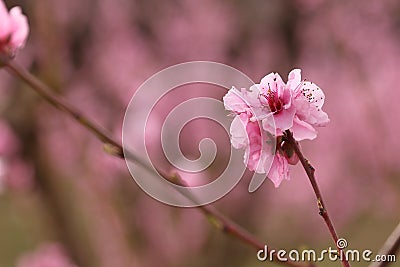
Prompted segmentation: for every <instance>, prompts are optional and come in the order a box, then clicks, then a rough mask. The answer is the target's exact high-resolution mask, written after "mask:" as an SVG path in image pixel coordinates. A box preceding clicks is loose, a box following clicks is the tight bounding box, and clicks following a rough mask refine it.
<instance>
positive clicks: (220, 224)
mask: <svg viewBox="0 0 400 267" xmlns="http://www.w3.org/2000/svg"><path fill="white" fill-rule="evenodd" d="M4 66H5V67H7V69H8V70H9V71H10V72H11V73H12V74H14V75H15V76H17V77H19V78H20V79H21V80H23V81H24V82H25V83H27V84H28V85H29V86H30V87H31V88H32V89H33V90H35V91H36V92H37V93H38V94H39V95H40V96H41V97H43V98H44V99H45V100H46V101H47V102H48V103H50V104H51V105H53V106H54V107H56V108H57V109H59V110H61V111H63V112H64V113H66V114H68V115H69V116H70V117H72V118H74V119H75V120H76V121H77V122H78V123H79V124H81V125H82V126H83V127H85V128H86V129H88V130H89V132H91V133H92V134H93V135H95V136H96V137H97V138H98V139H99V140H100V141H101V142H103V143H104V150H105V151H106V152H107V153H109V154H110V155H112V156H115V157H119V158H121V159H124V158H126V159H127V160H131V161H133V162H136V163H138V164H139V165H141V166H142V167H144V168H145V169H146V170H147V171H149V172H150V173H152V174H156V172H158V173H159V174H160V175H161V176H163V177H164V178H165V179H167V180H172V179H176V178H177V176H176V175H175V176H174V175H173V176H171V175H168V174H166V173H165V172H162V171H161V170H157V171H155V170H154V169H153V168H151V167H150V166H148V165H147V164H146V163H144V162H143V161H142V160H141V159H140V158H139V157H137V156H136V155H135V154H133V153H131V152H130V151H128V150H127V149H125V150H124V149H123V147H122V145H121V143H120V142H119V141H117V140H115V139H113V138H112V137H111V136H110V135H109V134H107V133H106V132H105V130H104V129H103V128H101V127H100V126H98V125H97V124H96V123H94V122H93V121H91V120H90V119H89V118H87V117H86V116H84V115H83V114H82V113H81V112H80V111H79V110H78V109H76V108H75V107H74V106H73V105H72V104H70V103H69V102H67V101H66V100H65V99H64V98H62V97H60V96H58V95H56V94H54V93H53V90H51V89H50V88H49V87H48V86H47V85H45V84H44V83H43V82H41V81H40V80H39V79H37V78H36V77H35V76H34V75H32V74H31V73H30V72H28V71H27V70H26V69H24V68H22V67H21V66H19V65H17V64H16V63H14V62H12V61H7V62H5V63H4ZM187 197H189V196H187ZM199 209H200V210H201V211H202V212H203V213H204V214H205V215H206V216H207V217H208V218H209V219H210V222H212V225H213V226H215V227H216V228H217V229H218V230H220V231H221V232H223V233H227V234H230V235H232V236H234V237H235V238H236V239H238V240H239V241H241V242H243V243H245V244H247V245H250V246H251V247H253V248H256V249H263V248H264V246H265V244H264V243H263V242H261V241H259V240H258V239H257V238H256V237H255V236H253V235H252V234H250V233H249V232H248V231H247V230H246V229H244V228H242V227H241V226H239V225H238V224H236V223H235V222H233V221H232V220H231V219H229V218H227V217H225V216H224V215H222V214H221V213H219V212H218V211H217V210H216V209H215V208H213V207H212V206H200V207H199ZM276 260H277V262H279V263H281V264H285V265H287V266H292V267H305V266H313V265H304V264H300V263H296V262H291V261H279V260H278V259H276Z"/></svg>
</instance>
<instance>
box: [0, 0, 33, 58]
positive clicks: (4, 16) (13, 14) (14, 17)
mask: <svg viewBox="0 0 400 267" xmlns="http://www.w3.org/2000/svg"><path fill="white" fill-rule="evenodd" d="M28 33H29V26H28V20H27V18H26V16H25V15H23V14H22V11H21V8H20V7H18V6H17V7H13V8H12V9H11V10H10V12H8V11H7V8H6V6H5V4H4V3H3V2H2V1H0V54H5V55H6V56H8V57H12V56H14V55H15V53H16V52H17V50H19V49H21V48H23V47H24V45H25V42H26V38H27V37H28Z"/></svg>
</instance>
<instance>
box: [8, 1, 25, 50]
mask: <svg viewBox="0 0 400 267" xmlns="http://www.w3.org/2000/svg"><path fill="white" fill-rule="evenodd" d="M10 19H11V26H12V36H11V45H12V46H13V47H14V48H22V47H23V46H24V45H25V42H26V38H27V37H28V34H29V25H28V19H27V18H26V16H25V15H23V14H22V11H21V8H20V7H13V8H12V9H11V10H10Z"/></svg>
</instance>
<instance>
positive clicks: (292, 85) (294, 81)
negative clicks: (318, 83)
mask: <svg viewBox="0 0 400 267" xmlns="http://www.w3.org/2000/svg"><path fill="white" fill-rule="evenodd" d="M300 83H301V69H294V70H292V71H291V72H290V73H289V75H288V81H287V83H286V87H287V88H288V89H290V90H291V91H292V92H294V91H295V90H296V88H297V87H298V86H299V85H300Z"/></svg>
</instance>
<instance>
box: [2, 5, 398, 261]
mask: <svg viewBox="0 0 400 267" xmlns="http://www.w3.org/2000/svg"><path fill="white" fill-rule="evenodd" d="M5 2H6V4H7V6H8V7H12V6H14V5H20V6H22V9H23V11H24V13H25V14H27V16H28V17H29V23H30V27H31V33H30V37H29V40H28V42H27V45H26V48H25V49H24V50H23V51H21V52H20V54H19V55H18V57H17V59H16V60H17V61H18V62H19V63H20V64H22V65H24V66H25V67H26V68H28V69H30V70H31V72H33V73H34V74H35V75H36V76H38V77H39V78H40V79H42V80H43V81H44V82H46V83H47V84H49V85H50V86H52V87H53V88H54V90H56V91H57V93H59V94H61V95H63V96H65V97H66V98H67V99H68V100H70V101H71V102H73V103H74V104H75V105H76V106H78V107H79V109H80V110H82V112H83V113H84V114H87V115H88V116H89V117H90V118H93V119H94V120H95V121H96V122H98V123H99V124H101V125H103V126H104V128H106V129H107V130H108V131H109V132H111V133H112V134H113V136H115V137H116V138H117V139H121V128H122V121H123V116H124V111H125V108H126V106H127V104H128V102H129V99H130V98H131V96H132V95H133V93H134V92H135V90H136V89H137V88H138V87H139V86H140V85H141V84H142V83H143V82H144V81H145V80H146V79H147V78H149V77H150V76H151V75H153V74H154V73H156V72H157V71H160V70H162V69H163V68H165V67H168V66H171V65H173V64H177V63H182V62H185V61H191V60H211V61H217V62H221V63H225V64H228V65H231V66H233V67H235V68H237V69H239V70H241V71H243V72H244V73H246V74H247V75H248V76H249V77H250V78H252V79H253V80H254V81H259V80H260V79H261V78H262V77H263V76H264V75H265V74H267V73H269V72H271V71H277V72H279V73H281V75H282V77H284V79H286V75H287V73H288V72H289V71H290V70H291V69H293V68H296V67H297V68H301V69H302V70H303V77H304V78H307V79H308V80H312V81H314V82H316V83H318V85H319V86H320V87H321V88H323V90H324V92H325V94H326V101H325V106H324V110H325V111H326V112H327V113H328V114H329V116H330V119H331V122H330V124H329V125H328V126H327V127H325V128H322V129H319V135H318V138H317V139H316V140H314V141H312V142H310V141H305V142H303V143H302V148H303V150H304V153H305V154H306V155H307V157H308V158H309V159H310V160H311V162H312V163H313V165H314V166H315V167H316V169H317V171H316V174H317V179H318V181H319V183H320V187H321V190H322V192H323V194H324V195H325V198H326V202H327V205H328V208H329V210H330V212H331V217H332V219H333V220H334V222H335V224H336V227H337V230H338V232H339V234H340V236H341V237H344V238H346V239H347V241H348V243H349V248H352V249H357V248H358V249H371V250H373V251H374V252H377V250H378V249H379V248H380V246H381V245H382V243H383V242H384V240H385V239H386V237H387V236H388V235H389V233H390V232H391V231H392V230H393V228H394V227H395V226H396V225H397V223H398V221H399V219H400V216H399V214H400V206H399V205H398V204H399V202H400V180H399V177H400V167H399V155H398V154H399V151H400V138H399V131H400V121H399V115H398V114H400V105H399V104H398V101H399V99H400V90H399V88H398V85H399V66H400V2H399V1H396V0H373V1H368V2H367V1H363V0H358V1H346V0H338V1H323V0H298V1H289V0H268V1H261V0H248V1H239V0H218V1H211V0H204V1H188V0H187V1H180V0H168V1H156V0H132V1H129V0H102V1H95V0H81V1H67V0H59V1H51V0H42V1H22V0H20V1H5ZM202 88H206V87H202V86H196V87H195V88H193V91H192V93H190V94H186V95H185V94H175V95H172V97H170V98H167V99H166V100H165V101H164V105H165V107H166V108H164V109H163V108H161V109H160V110H163V111H164V112H166V111H168V109H170V108H171V106H173V104H176V103H179V101H180V100H184V99H188V98H190V97H192V96H197V95H207V94H209V93H210V92H211V91H212V93H211V94H213V97H216V98H219V99H221V98H222V96H223V94H224V90H222V89H220V90H209V89H204V90H203V89H202ZM171 103H172V104H171ZM193 108H201V107H193ZM0 112H1V119H0V266H2V267H8V266H17V267H72V266H79V267H92V266H100V267H103V266H104V267H106V266H107V267H109V266H119V267H128V266H129V267H131V266H141V267H146V266H171V267H172V266H174V267H175V266H194V267H196V266H249V267H253V266H263V265H266V263H260V262H258V260H257V258H256V253H255V251H254V250H253V249H252V248H250V247H248V246H246V245H244V244H242V243H240V242H238V241H237V240H235V239H234V238H232V237H230V236H226V235H224V234H222V233H220V232H218V231H217V230H216V229H214V228H213V227H211V226H210V224H209V223H208V221H207V219H206V218H205V217H204V216H203V215H202V214H201V213H200V212H199V211H198V210H196V209H181V208H174V207H170V206H167V205H164V204H162V203H160V202H157V201H156V200H154V199H152V198H151V197H149V196H148V195H146V194H145V193H144V192H143V191H141V190H140V188H139V187H138V186H137V185H136V183H135V182H134V181H133V179H132V178H131V177H130V175H129V172H128V170H127V168H126V165H125V162H124V161H122V160H120V159H116V158H113V157H111V156H110V155H108V154H106V153H104V152H103V150H102V144H101V143H100V142H99V141H98V140H96V139H95V138H94V137H93V136H92V135H91V134H90V133H88V132H87V131H86V130H85V129H83V128H82V127H81V126H80V125H77V124H76V123H75V122H74V121H73V120H72V119H70V118H68V117H67V116H66V115H64V114H62V113H61V112H59V111H57V110H55V109H54V108H53V107H51V106H49V105H48V104H47V103H46V102H44V101H43V100H42V99H41V98H39V97H38V96H37V95H36V94H35V93H33V92H32V91H31V90H30V89H29V88H28V87H27V86H26V85H25V84H24V83H23V82H21V81H19V80H18V79H16V78H15V77H12V76H11V75H10V74H9V73H7V72H6V71H5V70H1V72H0ZM161 113H162V112H161ZM161 113H160V114H161ZM159 118H161V119H162V118H163V115H162V114H161V115H160V116H159ZM154 121H157V120H156V119H155V120H154ZM160 121H162V120H160ZM207 125H208V124H207V122H194V123H193V125H188V127H187V129H185V130H184V131H183V133H182V139H181V145H182V150H183V152H184V153H185V154H186V155H187V156H188V157H189V158H190V157H192V158H196V157H197V156H198V149H197V144H198V140H200V139H201V138H203V137H205V136H208V135H211V137H214V140H215V142H216V143H217V144H220V145H219V148H220V149H219V159H220V160H219V161H216V164H217V165H218V164H219V165H221V166H214V167H215V168H213V169H212V170H209V173H207V172H206V173H204V174H203V175H204V177H209V176H212V175H211V174H213V175H215V173H218V171H215V169H218V168H223V165H224V164H223V163H224V160H223V159H224V157H225V156H224V155H225V154H226V151H227V147H229V139H228V136H227V135H226V134H215V131H211V130H208V129H209V128H207V127H208V126H207ZM214 126H215V125H214ZM154 127H155V129H157V127H158V126H157V124H155V126H154ZM150 133H151V134H152V135H154V136H155V137H154V136H153V137H154V138H155V139H154V140H157V134H156V133H157V131H156V130H154V132H151V131H150ZM217 133H218V131H217ZM156 143H157V142H156V141H155V144H156ZM221 144H222V145H221ZM154 147H157V145H154ZM224 147H225V149H224ZM154 149H155V151H156V149H157V148H154ZM224 153H225V154H224ZM155 155H157V154H155ZM155 157H157V156H155ZM161 158H162V156H160V159H161ZM161 161H162V160H161ZM246 177H247V176H246ZM246 177H245V178H244V179H242V181H241V182H240V183H239V185H238V186H237V187H236V188H235V189H234V190H233V191H232V192H231V193H230V194H228V195H227V196H226V197H224V198H222V199H221V200H219V201H217V202H216V203H215V206H216V207H218V209H219V210H221V211H222V212H223V213H224V214H226V215H228V216H229V217H230V218H232V219H234V220H235V221H237V222H238V223H240V224H241V225H242V226H244V227H245V228H247V229H248V230H250V231H251V232H252V233H254V234H255V235H257V236H258V237H259V239H261V240H263V241H265V242H266V243H267V244H270V245H271V246H274V247H278V248H284V249H294V248H315V249H324V248H327V247H329V246H333V244H332V242H331V240H330V237H329V233H328V232H327V230H326V227H325V225H324V223H323V221H322V220H321V218H320V216H319V215H318V213H317V208H316V201H315V198H314V194H313V192H312V190H311V186H310V185H309V182H308V180H307V178H306V176H305V174H304V171H303V170H302V169H301V167H300V166H292V167H291V180H290V181H284V182H283V183H282V185H281V186H280V187H279V188H278V189H275V188H274V186H273V184H272V183H271V182H269V181H266V182H265V183H264V184H263V185H262V187H261V188H260V189H259V190H258V191H256V192H255V193H253V194H249V193H248V192H247V186H248V182H249V180H248V179H246ZM366 265H367V264H366V263H354V264H353V266H366ZM319 266H339V263H338V262H336V263H330V262H324V263H320V264H319Z"/></svg>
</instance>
